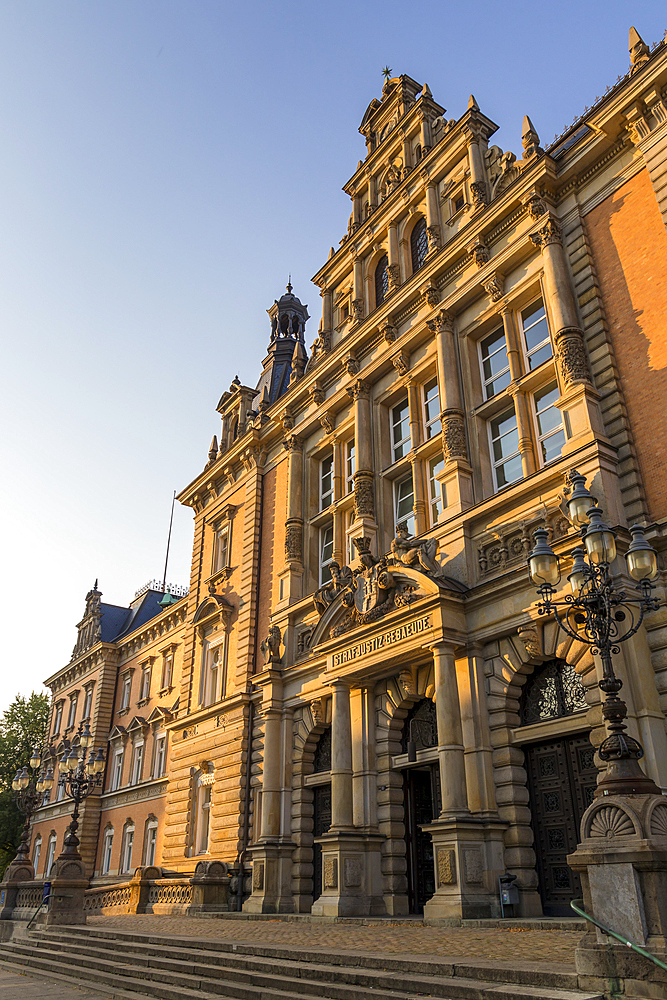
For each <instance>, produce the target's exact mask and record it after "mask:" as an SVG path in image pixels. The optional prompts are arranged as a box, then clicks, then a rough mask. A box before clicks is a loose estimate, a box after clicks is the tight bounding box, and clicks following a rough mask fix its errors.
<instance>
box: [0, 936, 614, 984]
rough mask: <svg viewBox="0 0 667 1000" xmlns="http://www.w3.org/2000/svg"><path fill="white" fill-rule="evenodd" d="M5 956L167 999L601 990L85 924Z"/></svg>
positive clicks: (572, 980)
mask: <svg viewBox="0 0 667 1000" xmlns="http://www.w3.org/2000/svg"><path fill="white" fill-rule="evenodd" d="M119 958H120V961H119ZM0 960H4V961H5V962H13V963H16V964H17V965H21V966H23V967H24V968H31V969H34V970H35V971H39V972H40V973H41V974H44V973H45V972H46V971H48V970H51V971H53V972H56V973H58V974H59V975H63V976H65V977H68V978H71V979H72V980H74V979H76V980H77V981H80V982H83V983H85V985H87V986H88V987H89V988H90V987H91V986H93V985H94V986H95V988H97V989H100V990H103V991H104V990H107V991H108V990H109V989H114V990H120V991H121V992H119V994H118V995H119V997H120V996H121V993H128V994H129V995H132V994H134V995H136V994H137V993H140V994H142V995H144V996H151V997H159V998H164V1000H176V998H177V997H178V998H190V997H195V996H196V997H197V998H198V1000H204V998H205V997H206V998H208V997H218V998H222V997H225V998H229V1000H290V998H291V1000H294V998H302V1000H308V998H311V1000H315V998H317V1000H362V998H363V1000H367V998H368V997H369V995H372V996H373V997H374V998H376V1000H411V998H415V997H418V996H431V997H440V998H447V1000H602V998H601V997H600V995H599V994H590V993H583V992H581V991H579V990H577V989H576V977H575V974H574V973H572V974H570V973H565V974H563V973H560V974H559V973H558V972H557V971H555V969H554V968H553V967H552V969H551V970H547V969H545V970H544V972H545V973H546V975H543V974H542V972H541V970H539V971H538V970H530V969H528V970H526V969H523V970H515V971H517V972H520V973H524V975H523V976H520V977H519V978H520V979H523V980H524V981H522V982H516V981H515V982H508V981H507V976H506V975H505V977H504V979H503V978H502V974H503V973H505V974H507V972H508V970H502V969H501V970H499V969H498V968H493V966H492V963H486V962H481V963H475V964H470V965H465V966H464V965H459V964H458V963H456V965H454V964H453V963H451V962H448V961H447V960H446V959H445V960H438V959H422V958H420V957H419V956H414V957H413V956H391V955H384V954H378V955H375V956H370V955H363V954H356V953H340V954H334V953H329V952H327V951H325V950H324V949H322V950H321V951H312V950H311V951H308V952H303V951H301V952H299V951H297V950H295V949H294V948H285V947H283V946H263V945H255V944H250V943H247V944H244V943H234V942H222V941H212V940H196V939H190V938H169V939H165V938H164V937H155V936H150V935H140V934H131V933H127V932H118V931H116V930H115V929H114V931H113V932H111V931H104V930H101V929H100V930H96V929H93V928H90V929H88V928H85V927H81V928H76V927H72V928H53V929H49V930H45V929H38V930H36V931H35V932H33V933H32V934H30V935H29V936H28V937H23V938H18V939H14V940H13V941H11V942H10V943H8V944H6V945H4V946H2V947H0ZM84 968H85V970H86V972H85V977H82V969H84ZM459 970H460V971H461V972H462V973H463V974H459ZM480 972H483V974H484V978H483V979H482V978H481V977H480V976H479V973H480ZM489 972H493V973H494V975H492V976H490V975H488V973H489ZM443 973H444V975H443ZM515 978H516V977H515ZM526 979H531V980H532V982H526V981H525V980H526ZM565 986H568V987H570V988H569V989H567V988H564V987H565ZM572 986H574V987H575V988H574V989H572V988H571V987H572Z"/></svg>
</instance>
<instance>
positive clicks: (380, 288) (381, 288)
mask: <svg viewBox="0 0 667 1000" xmlns="http://www.w3.org/2000/svg"><path fill="white" fill-rule="evenodd" d="M388 291H389V258H388V257H387V255H386V254H385V255H384V257H382V258H380V262H379V263H378V266H377V267H376V268H375V305H376V306H379V305H380V304H381V303H382V302H384V300H385V299H386V297H387V293H388Z"/></svg>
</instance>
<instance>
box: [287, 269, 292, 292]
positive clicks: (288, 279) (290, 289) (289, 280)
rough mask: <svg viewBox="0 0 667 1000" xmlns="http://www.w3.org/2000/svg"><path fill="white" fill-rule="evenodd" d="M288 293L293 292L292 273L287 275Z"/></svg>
mask: <svg viewBox="0 0 667 1000" xmlns="http://www.w3.org/2000/svg"><path fill="white" fill-rule="evenodd" d="M287 293H288V295H291V294H292V275H291V274H288V275H287Z"/></svg>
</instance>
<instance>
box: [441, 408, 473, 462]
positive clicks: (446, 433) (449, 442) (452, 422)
mask: <svg viewBox="0 0 667 1000" xmlns="http://www.w3.org/2000/svg"><path fill="white" fill-rule="evenodd" d="M442 448H443V452H444V456H445V461H446V462H448V461H450V459H453V458H464V459H467V457H468V450H467V448H466V431H465V421H464V418H463V414H462V413H461V412H460V411H458V410H449V411H445V412H444V413H443V415H442Z"/></svg>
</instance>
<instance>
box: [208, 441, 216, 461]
mask: <svg viewBox="0 0 667 1000" xmlns="http://www.w3.org/2000/svg"><path fill="white" fill-rule="evenodd" d="M217 457H218V438H217V435H215V434H214V435H213V439H212V441H211V447H210V448H209V449H208V460H209V462H215V460H216V458H217Z"/></svg>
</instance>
